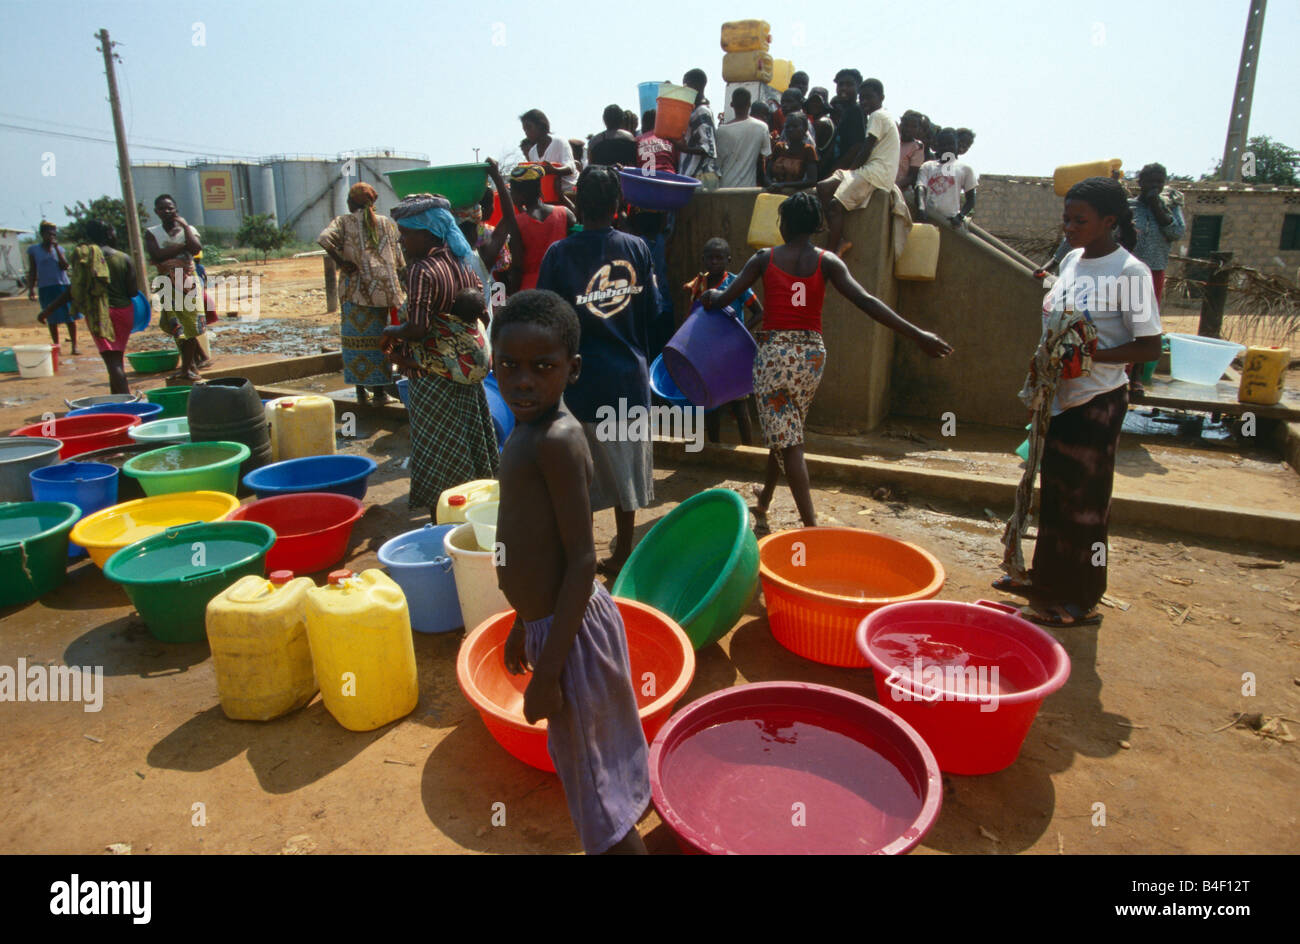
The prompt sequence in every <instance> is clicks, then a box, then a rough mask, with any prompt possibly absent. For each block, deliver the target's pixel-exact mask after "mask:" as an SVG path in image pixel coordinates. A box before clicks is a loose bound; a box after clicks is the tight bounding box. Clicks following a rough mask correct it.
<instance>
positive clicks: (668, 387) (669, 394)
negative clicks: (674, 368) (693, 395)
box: [650, 354, 691, 406]
mask: <svg viewBox="0 0 1300 944" xmlns="http://www.w3.org/2000/svg"><path fill="white" fill-rule="evenodd" d="M650 389H651V390H652V391H654V394H655V396H657V397H659V398H661V399H663V400H666V401H668V402H669V403H671V404H672V405H673V406H690V405H691V401H690V400H689V399H688V398H687V396H686V394H684V393H682V392H681V391H680V390H678V389H677V384H675V383H673V378H672V377H671V376H670V375H669V373H668V368H667V367H665V366H664V356H663V355H662V354H660V355H659V356H658V357H656V358H655V362H654V363H653V364H651V365H650Z"/></svg>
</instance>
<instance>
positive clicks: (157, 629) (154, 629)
mask: <svg viewBox="0 0 1300 944" xmlns="http://www.w3.org/2000/svg"><path fill="white" fill-rule="evenodd" d="M274 543H275V532H274V531H272V530H271V529H270V528H268V527H267V526H266V525H264V524H260V523H258V522H256V521H214V522H207V523H204V522H196V523H194V524H187V525H182V526H181V527H179V528H168V529H167V530H166V531H163V532H162V533H160V534H155V535H153V536H152V537H148V538H145V539H144V540H143V541H137V542H135V543H134V544H128V545H127V546H126V547H124V548H122V550H120V551H118V552H117V553H116V554H114V555H113V556H112V557H110V558H109V559H108V563H107V564H105V565H104V576H105V577H107V578H108V579H109V580H114V581H116V582H118V583H120V584H121V585H122V587H123V589H124V590H126V595H127V596H128V597H130V598H131V603H132V604H134V605H135V608H136V609H137V610H139V611H140V618H141V619H142V620H144V622H145V625H146V626H148V627H149V632H150V633H152V634H153V635H154V637H155V638H156V639H159V640H161V641H162V642H199V641H201V640H202V639H203V638H204V636H205V630H204V618H205V615H206V612H207V606H208V601H209V600H211V599H212V598H213V597H215V596H216V595H217V594H218V593H220V592H221V591H222V590H225V589H226V588H227V587H229V586H230V585H231V584H232V583H234V582H235V581H236V580H238V579H239V578H240V577H243V576H245V575H248V574H259V575H260V574H261V573H262V567H263V564H264V562H265V560H266V552H267V551H269V550H270V549H271V545H273V544H274ZM65 553H66V552H65Z"/></svg>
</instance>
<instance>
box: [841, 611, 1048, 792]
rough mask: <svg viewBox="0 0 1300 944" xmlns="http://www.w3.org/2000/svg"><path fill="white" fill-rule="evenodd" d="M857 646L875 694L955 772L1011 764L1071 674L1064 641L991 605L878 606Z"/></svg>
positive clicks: (946, 768)
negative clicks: (1040, 714) (867, 664)
mask: <svg viewBox="0 0 1300 944" xmlns="http://www.w3.org/2000/svg"><path fill="white" fill-rule="evenodd" d="M856 641H857V646H858V649H859V651H861V652H862V654H863V655H864V656H866V658H867V661H868V662H870V663H871V672H872V675H873V676H874V677H875V682H876V697H877V698H878V699H879V700H880V702H881V703H882V704H884V705H887V706H888V707H889V708H890V709H891V710H892V711H895V712H897V713H898V715H899V716H900V717H901V718H903V720H905V721H906V722H907V723H908V724H910V725H911V726H912V727H913V728H915V729H916V730H917V732H918V733H919V734H920V735H921V737H922V738H924V739H925V743H926V744H928V745H930V749H931V750H933V751H934V756H935V759H936V760H938V762H939V768H940V769H941V770H944V771H946V772H948V773H953V774H991V773H994V772H995V771H999V770H1002V769H1004V768H1006V767H1009V766H1011V764H1012V763H1013V762H1014V761H1015V759H1016V757H1017V755H1019V753H1020V746H1021V744H1023V743H1024V740H1025V737H1026V736H1027V735H1028V734H1029V728H1030V726H1031V725H1032V724H1033V723H1034V717H1035V716H1036V715H1037V714H1038V708H1039V706H1040V705H1041V704H1042V703H1043V700H1044V699H1045V698H1047V696H1048V695H1050V694H1052V692H1054V691H1056V690H1057V689H1058V688H1060V687H1061V686H1062V685H1064V684H1065V682H1066V679H1068V678H1069V677H1070V657H1069V656H1068V655H1066V653H1065V649H1064V648H1063V647H1062V646H1061V644H1060V643H1059V642H1057V641H1056V640H1055V639H1053V638H1052V637H1051V636H1050V635H1049V634H1048V633H1046V632H1045V631H1043V630H1042V629H1039V628H1038V627H1037V626H1035V625H1034V624H1033V623H1031V622H1029V621H1028V620H1026V619H1024V618H1023V617H1021V616H1020V615H1019V614H1018V612H1017V610H1016V609H1015V608H1014V607H1010V606H1006V605H1005V604H1002V603H992V602H990V601H988V600H980V601H978V602H976V603H973V604H972V603H953V602H946V601H938V600H933V601H932V600H917V601H913V602H908V603H895V604H892V605H890V606H885V607H881V608H880V609H878V610H876V611H875V612H874V613H872V614H871V615H870V616H868V617H867V618H866V619H864V620H863V621H862V622H861V624H860V625H859V626H858V631H857V639H856Z"/></svg>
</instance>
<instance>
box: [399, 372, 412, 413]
mask: <svg viewBox="0 0 1300 944" xmlns="http://www.w3.org/2000/svg"><path fill="white" fill-rule="evenodd" d="M396 386H397V399H399V400H401V401H402V406H404V407H406V408H407V409H408V410H409V409H410V408H411V381H409V380H407V379H406V378H405V377H403V378H402V379H401V380H399V381H398V382H397V384H396Z"/></svg>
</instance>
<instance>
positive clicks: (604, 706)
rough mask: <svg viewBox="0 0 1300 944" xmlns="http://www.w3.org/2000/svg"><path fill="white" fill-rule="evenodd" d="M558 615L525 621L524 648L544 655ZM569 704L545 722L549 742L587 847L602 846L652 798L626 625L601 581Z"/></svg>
mask: <svg viewBox="0 0 1300 944" xmlns="http://www.w3.org/2000/svg"><path fill="white" fill-rule="evenodd" d="M554 618H555V617H554V616H548V617H546V618H545V619H540V620H534V621H532V622H525V623H524V629H525V640H524V651H525V654H526V655H527V657H528V661H529V662H530V663H532V664H533V665H536V664H537V660H538V659H539V658H540V657H541V654H542V647H543V646H544V645H545V644H546V637H547V634H548V633H549V632H550V629H551V622H552V620H554ZM560 689H561V691H562V692H563V693H564V709H563V710H562V711H561V712H560V714H559V715H557V716H556V717H554V718H551V719H549V720H548V721H547V730H548V735H547V739H546V747H547V751H548V753H550V755H551V761H552V763H554V764H555V770H556V773H558V774H559V775H560V782H561V783H562V784H563V785H564V798H565V799H566V800H567V801H568V804H569V815H570V816H572V817H573V824H574V825H575V826H577V827H578V836H579V838H580V839H581V840H582V848H583V849H584V850H586V852H587V853H589V854H596V853H601V852H605V851H606V850H607V849H609V848H610V846H612V845H614V843H616V842H618V841H619V840H620V839H622V838H623V837H624V836H626V835H627V833H628V831H629V830H630V829H632V828H633V827H634V826H635V825H636V821H637V820H638V819H640V818H641V814H642V813H643V812H644V811H645V808H646V806H647V804H649V802H650V767H649V749H648V748H647V747H646V742H645V732H644V731H643V730H642V729H641V719H640V717H639V715H638V713H637V704H636V693H635V692H634V690H633V688H632V671H631V667H630V665H629V664H628V656H627V631H626V630H625V629H624V628H623V617H622V616H621V615H620V614H619V612H618V607H617V606H616V605H615V604H614V598H613V597H611V596H610V595H609V592H608V591H607V590H606V589H605V588H604V587H602V586H600V585H599V584H596V585H595V588H594V589H593V591H592V594H591V597H590V599H588V601H587V612H586V615H585V616H584V617H583V620H582V628H581V629H579V630H578V635H577V637H576V638H575V639H574V641H573V648H572V649H570V650H569V657H568V659H566V660H565V663H564V670H563V672H562V673H561V675H560Z"/></svg>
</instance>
